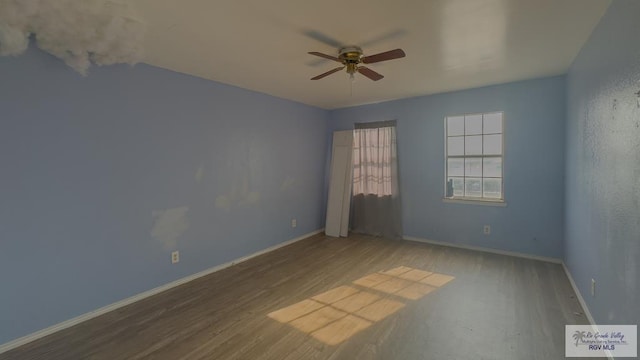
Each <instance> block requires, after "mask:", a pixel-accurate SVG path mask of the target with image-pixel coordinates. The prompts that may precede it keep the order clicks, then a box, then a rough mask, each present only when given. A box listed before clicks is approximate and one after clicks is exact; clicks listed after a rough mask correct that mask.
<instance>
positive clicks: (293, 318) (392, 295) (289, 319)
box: [267, 266, 455, 345]
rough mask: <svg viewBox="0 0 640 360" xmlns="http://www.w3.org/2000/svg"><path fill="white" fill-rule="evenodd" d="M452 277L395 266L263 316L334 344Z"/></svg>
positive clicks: (433, 289)
mask: <svg viewBox="0 0 640 360" xmlns="http://www.w3.org/2000/svg"><path fill="white" fill-rule="evenodd" d="M453 279H455V277H453V276H450V275H445V274H438V273H432V272H430V271H424V270H420V269H414V268H410V267H407V266H399V267H396V268H393V269H389V270H386V271H382V272H376V273H372V274H369V275H366V276H363V277H361V278H359V279H357V280H355V281H353V283H352V284H351V285H343V286H339V287H336V288H334V289H331V290H329V291H325V292H323V293H321V294H318V295H315V296H312V297H310V298H309V299H305V300H302V301H300V302H298V303H295V304H293V305H291V306H287V307H285V308H282V309H279V310H276V311H274V312H271V313H269V314H268V315H267V316H268V317H270V318H272V319H274V320H276V321H279V322H281V323H284V324H289V325H290V326H292V327H294V328H296V329H297V330H299V331H302V332H304V333H307V334H310V335H311V336H312V337H313V338H315V339H317V340H319V341H321V342H323V343H325V344H328V345H338V344H340V343H342V342H343V341H345V340H347V339H349V338H350V337H352V336H353V335H355V334H357V333H358V332H360V331H362V330H364V329H366V328H368V327H369V326H371V325H373V324H374V323H376V322H378V321H380V320H382V319H384V318H386V317H388V316H390V315H392V314H394V313H396V312H397V311H399V310H400V309H402V308H403V307H405V306H406V305H407V303H406V300H419V299H421V298H422V297H424V296H425V295H427V294H429V293H431V292H433V291H435V290H437V289H438V288H440V287H442V286H444V285H446V284H447V283H448V282H450V281H451V280H453Z"/></svg>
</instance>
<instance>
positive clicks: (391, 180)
mask: <svg viewBox="0 0 640 360" xmlns="http://www.w3.org/2000/svg"><path fill="white" fill-rule="evenodd" d="M352 200H353V202H352V206H351V229H352V231H353V232H356V233H362V234H369V235H375V236H383V237H386V238H390V239H401V238H402V218H401V213H400V212H401V202H400V189H399V185H398V152H397V146H396V121H395V120H394V121H384V122H374V123H361V124H360V123H356V124H355V129H354V134H353V199H352Z"/></svg>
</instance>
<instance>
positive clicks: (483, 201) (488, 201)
mask: <svg viewBox="0 0 640 360" xmlns="http://www.w3.org/2000/svg"><path fill="white" fill-rule="evenodd" d="M496 113H500V114H502V133H501V135H502V138H501V141H502V153H501V154H500V155H499V157H501V159H502V167H501V179H502V182H501V189H500V194H501V198H500V199H497V198H485V197H465V196H451V197H447V181H448V179H449V169H448V159H449V157H450V156H449V154H448V138H449V132H448V128H447V127H448V121H447V120H448V118H452V117H461V116H465V117H466V116H478V115H481V116H483V119H484V115H488V114H496ZM482 135H489V134H485V133H484V128H483V131H482ZM463 136H467V135H463ZM504 138H505V116H504V111H487V112H482V113H467V114H458V115H448V116H445V118H444V196H443V198H442V199H443V201H444V202H448V203H461V204H472V205H493V206H507V203H506V202H505V194H504V184H505V179H504V164H505V142H504ZM496 156H498V155H495V154H493V155H484V154H483V155H466V154H464V155H455V156H454V155H452V156H451V157H455V158H461V159H466V158H482V159H484V158H489V157H496ZM463 169H464V166H463ZM483 170H484V165H483ZM480 178H481V179H484V176H481V177H480ZM483 184H484V181H483Z"/></svg>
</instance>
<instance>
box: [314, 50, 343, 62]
mask: <svg viewBox="0 0 640 360" xmlns="http://www.w3.org/2000/svg"><path fill="white" fill-rule="evenodd" d="M309 54H311V55H315V56H320V57H321V58H325V59H329V60H333V61H337V62H339V63H341V62H342V61H340V59H338V58H337V57H335V56H331V55H327V54H323V53H319V52H317V51H311V52H309Z"/></svg>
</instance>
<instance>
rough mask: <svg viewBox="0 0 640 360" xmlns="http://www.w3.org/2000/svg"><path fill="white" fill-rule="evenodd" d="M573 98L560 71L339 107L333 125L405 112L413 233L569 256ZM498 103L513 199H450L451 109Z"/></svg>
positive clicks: (406, 207)
mask: <svg viewBox="0 0 640 360" xmlns="http://www.w3.org/2000/svg"><path fill="white" fill-rule="evenodd" d="M565 105H566V102H565V78H564V77H553V78H545V79H538V80H530V81H523V82H517V83H511V84H506V85H497V86H490V87H484V88H479V89H472V90H465V91H459V92H452V93H445V94H439V95H433V96H424V97H417V98H411V99H403V100H396V101H390V102H385V103H379V104H373V105H365V106H359V107H352V108H346V109H339V110H334V111H332V112H331V119H330V122H329V124H330V125H329V129H328V130H329V131H333V130H341V129H350V128H352V127H353V123H354V122H369V121H379V120H390V119H396V120H398V125H397V133H398V154H399V155H398V156H399V167H400V192H401V194H402V201H403V207H402V212H403V213H402V218H403V227H404V233H405V235H406V236H412V237H417V238H423V239H429V240H436V241H443V242H450V243H456V244H461V245H462V244H463V245H472V246H481V247H487V248H493V249H500V250H507V251H516V252H521V253H526V254H532V255H539V256H547V257H554V258H561V257H562V249H563V246H562V241H563V240H562V239H563V231H564V229H563V222H564V214H563V211H564V208H563V203H564V135H565V134H564V131H565ZM497 110H502V111H504V116H505V166H504V172H505V174H504V181H505V183H504V187H505V190H504V191H505V200H506V202H507V204H508V206H507V207H494V206H483V205H468V204H451V203H444V202H443V201H442V198H443V195H444V118H445V116H448V115H457V114H464V113H475V112H489V111H497ZM485 224H487V225H491V235H488V236H487V235H484V234H483V226H484V225H485Z"/></svg>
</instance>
